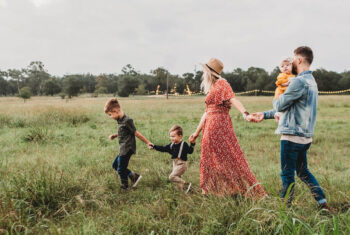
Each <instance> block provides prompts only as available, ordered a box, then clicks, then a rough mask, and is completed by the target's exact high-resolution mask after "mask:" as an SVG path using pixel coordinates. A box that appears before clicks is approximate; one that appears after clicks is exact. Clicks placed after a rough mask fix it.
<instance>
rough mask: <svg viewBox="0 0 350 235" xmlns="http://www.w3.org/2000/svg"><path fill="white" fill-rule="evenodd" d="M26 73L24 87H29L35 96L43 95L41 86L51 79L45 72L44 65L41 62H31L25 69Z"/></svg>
mask: <svg viewBox="0 0 350 235" xmlns="http://www.w3.org/2000/svg"><path fill="white" fill-rule="evenodd" d="M26 73H27V77H26V79H25V84H26V86H28V87H30V89H31V90H32V92H33V94H35V95H41V94H43V84H44V82H45V81H46V80H48V79H50V77H51V76H50V74H49V73H48V72H47V71H46V70H45V68H44V64H43V63H42V62H41V61H33V62H31V63H30V64H29V66H28V67H27V69H26Z"/></svg>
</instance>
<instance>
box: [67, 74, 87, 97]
mask: <svg viewBox="0 0 350 235" xmlns="http://www.w3.org/2000/svg"><path fill="white" fill-rule="evenodd" d="M83 87H84V86H83V83H82V82H81V80H80V77H79V75H66V76H65V77H64V78H63V90H64V92H65V93H66V94H67V95H68V98H72V96H77V95H78V94H79V92H80V90H81V89H83Z"/></svg>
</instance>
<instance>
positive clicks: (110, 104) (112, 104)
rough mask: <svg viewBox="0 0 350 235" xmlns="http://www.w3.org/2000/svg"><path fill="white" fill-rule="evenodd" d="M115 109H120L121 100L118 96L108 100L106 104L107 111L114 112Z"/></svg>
mask: <svg viewBox="0 0 350 235" xmlns="http://www.w3.org/2000/svg"><path fill="white" fill-rule="evenodd" d="M113 109H120V104H119V101H118V100H117V99H116V98H112V99H110V100H108V101H107V103H106V105H105V113H108V112H112V111H113Z"/></svg>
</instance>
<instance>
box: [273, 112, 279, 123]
mask: <svg viewBox="0 0 350 235" xmlns="http://www.w3.org/2000/svg"><path fill="white" fill-rule="evenodd" d="M273 117H274V119H275V121H276V122H277V123H279V121H280V114H279V113H275V115H274V116H273Z"/></svg>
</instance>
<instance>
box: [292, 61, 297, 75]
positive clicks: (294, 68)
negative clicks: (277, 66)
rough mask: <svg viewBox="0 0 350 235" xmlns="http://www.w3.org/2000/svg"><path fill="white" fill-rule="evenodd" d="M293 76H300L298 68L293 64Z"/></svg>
mask: <svg viewBox="0 0 350 235" xmlns="http://www.w3.org/2000/svg"><path fill="white" fill-rule="evenodd" d="M292 74H294V75H298V71H297V66H295V65H294V63H293V64H292Z"/></svg>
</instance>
